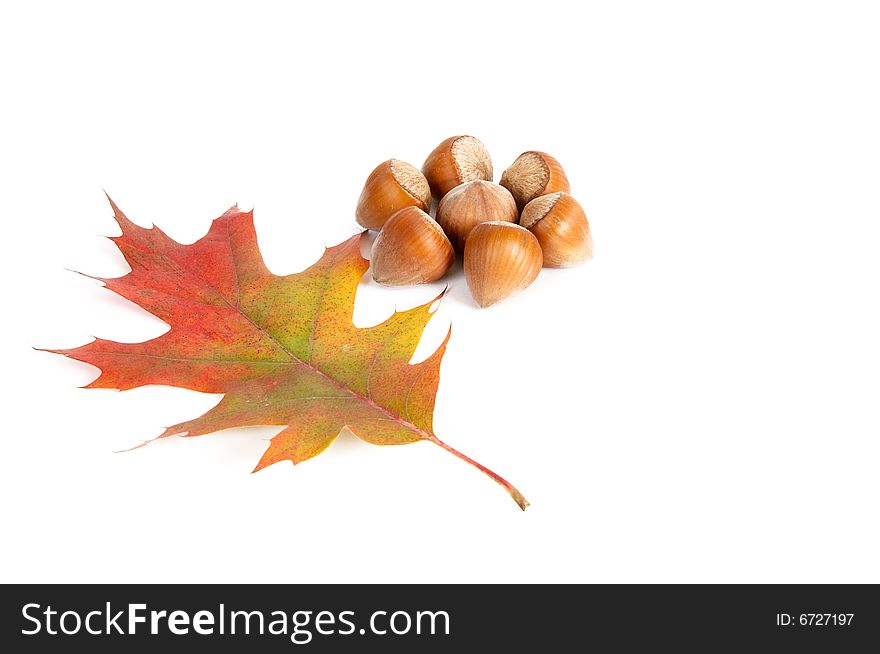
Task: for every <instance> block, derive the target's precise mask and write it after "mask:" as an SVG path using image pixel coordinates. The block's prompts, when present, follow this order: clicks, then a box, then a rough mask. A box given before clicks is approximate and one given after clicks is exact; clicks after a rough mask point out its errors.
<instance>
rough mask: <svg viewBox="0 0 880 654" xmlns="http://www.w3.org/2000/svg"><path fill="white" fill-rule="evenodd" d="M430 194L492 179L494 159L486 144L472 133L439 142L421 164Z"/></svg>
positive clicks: (438, 193) (440, 195) (439, 193)
mask: <svg viewBox="0 0 880 654" xmlns="http://www.w3.org/2000/svg"><path fill="white" fill-rule="evenodd" d="M422 173H423V174H424V175H425V178H426V179H427V180H428V184H429V185H430V187H431V193H432V194H433V195H434V197H435V198H438V199H439V198H442V197H443V196H444V195H446V194H447V193H449V191H451V190H452V189H453V188H455V187H456V186H458V185H459V184H464V183H465V182H472V181H474V180H478V179H482V180H486V181H491V180H492V158H491V157H490V156H489V151H488V150H487V149H486V146H485V145H483V143H482V142H481V141H480V140H479V139H478V138H476V137H473V136H466V135H465V136H451V137H449V138H448V139H446V140H445V141H443V142H442V143H441V144H440V145H438V146H437V147H436V148H434V150H433V151H432V152H431V154H429V155H428V158H427V159H425V163H424V164H423V165H422Z"/></svg>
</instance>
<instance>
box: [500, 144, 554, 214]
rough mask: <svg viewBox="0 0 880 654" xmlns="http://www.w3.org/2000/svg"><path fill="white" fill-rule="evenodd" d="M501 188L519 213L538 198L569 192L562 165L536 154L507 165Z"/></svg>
mask: <svg viewBox="0 0 880 654" xmlns="http://www.w3.org/2000/svg"><path fill="white" fill-rule="evenodd" d="M501 186H503V187H505V188H506V189H507V190H508V191H510V193H511V194H512V195H513V197H514V199H515V200H516V206H517V208H518V209H519V210H520V211H522V209H523V207H525V206H526V205H527V204H528V203H529V202H531V201H532V200H534V199H535V198H537V197H539V196H541V195H546V194H548V193H556V192H557V191H562V192H564V193H568V192H569V191H571V186H570V185H569V183H568V177H567V176H566V175H565V171H564V170H563V169H562V165H561V164H560V163H559V162H558V161H557V160H556V159H555V158H553V157H551V156H550V155H549V154H547V153H546V152H538V151H536V150H530V151H529V152H523V153H522V154H521V155H519V156H518V157H517V158H516V161H514V162H513V163H512V164H510V168H508V169H507V170H505V171H504V172H503V173H502V174H501Z"/></svg>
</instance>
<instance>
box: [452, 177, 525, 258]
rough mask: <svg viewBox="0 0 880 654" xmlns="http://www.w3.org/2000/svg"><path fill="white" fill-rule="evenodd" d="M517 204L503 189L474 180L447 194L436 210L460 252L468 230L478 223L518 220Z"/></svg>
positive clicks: (508, 192) (453, 243) (513, 221)
mask: <svg viewBox="0 0 880 654" xmlns="http://www.w3.org/2000/svg"><path fill="white" fill-rule="evenodd" d="M517 217H518V215H517V211H516V202H514V200H513V196H512V195H511V194H510V191H508V190H507V189H506V188H504V187H503V186H499V185H498V184H493V183H492V182H485V181H483V180H476V181H473V182H466V183H464V184H461V185H459V186H456V187H455V188H454V189H452V190H451V191H449V193H447V194H446V195H444V196H443V199H442V200H440V206H438V207H437V222H438V223H440V226H441V227H442V228H443V231H444V232H446V236H447V237H449V240H450V241H451V242H452V245H453V246H454V247H455V249H456V250H459V251H461V250H463V249H464V243H465V240H466V239H467V237H468V234H470V232H471V230H472V229H473V228H474V227H475V226H476V225H479V224H480V223H485V222H489V221H493V220H494V221H504V222H509V223H515V222H516V220H517Z"/></svg>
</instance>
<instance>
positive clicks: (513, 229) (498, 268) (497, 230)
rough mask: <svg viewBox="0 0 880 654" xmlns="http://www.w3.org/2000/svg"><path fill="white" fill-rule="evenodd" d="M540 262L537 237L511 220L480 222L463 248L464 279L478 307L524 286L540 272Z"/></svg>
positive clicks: (495, 300)
mask: <svg viewBox="0 0 880 654" xmlns="http://www.w3.org/2000/svg"><path fill="white" fill-rule="evenodd" d="M541 262H542V256H541V246H540V245H538V240H537V239H536V238H535V236H534V234H532V233H531V232H530V231H529V230H527V229H525V228H523V227H520V226H519V225H517V224H515V223H509V222H488V223H480V224H479V225H477V226H476V227H474V229H473V230H472V231H471V234H470V236H469V237H468V240H467V244H466V245H465V248H464V276H465V280H466V281H467V285H468V288H469V289H470V291H471V295H472V296H473V298H474V300H475V301H476V303H477V304H478V305H480V306H481V307H488V306H491V305H493V304H495V303H496V302H499V301H501V300H503V299H504V298H506V297H509V296H511V295H513V294H514V293H517V292H519V291H521V290H523V289H524V288H526V287H528V286H529V285H530V284H531V283H532V282H533V281H535V278H536V277H537V276H538V273H539V272H541Z"/></svg>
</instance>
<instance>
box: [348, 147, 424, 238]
mask: <svg viewBox="0 0 880 654" xmlns="http://www.w3.org/2000/svg"><path fill="white" fill-rule="evenodd" d="M430 206H431V189H430V187H429V186H428V180H426V179H425V176H424V175H422V173H421V172H419V170H418V168H416V167H415V166H411V165H410V164H408V163H406V162H405V161H400V160H399V159H389V160H388V161H385V162H383V163H380V164H379V165H378V166H376V168H375V169H374V170H373V172H372V173H370V176H369V177H367V181H366V183H365V184H364V190H363V191H362V192H361V197H360V199H359V200H358V204H357V209H356V210H355V214H354V215H355V218H356V219H357V221H358V224H360V225H361V226H363V227H366V228H367V229H380V228H381V227H382V225H384V224H385V221H386V220H388V219H389V218H390V217H391V216H392V215H393V214H394V213H395V212H396V211H399V210H400V209H403V208H404V207H418V208H419V209H421V210H422V211H427V210H428V209H429V208H430Z"/></svg>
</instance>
